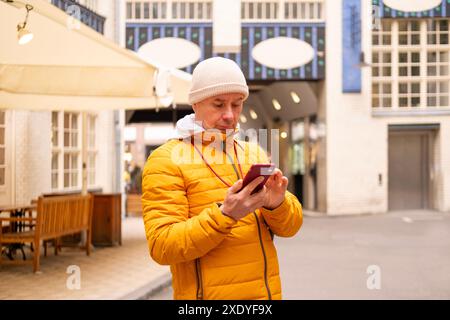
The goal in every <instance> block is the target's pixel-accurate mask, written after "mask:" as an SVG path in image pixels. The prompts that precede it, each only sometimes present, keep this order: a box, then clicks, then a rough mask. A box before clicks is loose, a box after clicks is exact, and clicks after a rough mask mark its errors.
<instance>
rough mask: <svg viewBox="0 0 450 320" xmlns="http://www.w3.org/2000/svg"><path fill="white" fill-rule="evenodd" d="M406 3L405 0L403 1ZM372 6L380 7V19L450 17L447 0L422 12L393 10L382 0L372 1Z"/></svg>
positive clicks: (449, 7)
mask: <svg viewBox="0 0 450 320" xmlns="http://www.w3.org/2000/svg"><path fill="white" fill-rule="evenodd" d="M405 1H406V0H405ZM372 4H373V5H377V6H379V7H380V11H381V12H380V13H381V16H380V18H411V17H413V18H422V17H424V18H425V17H436V18H445V17H450V2H449V1H448V0H442V1H441V4H440V5H438V6H437V7H435V8H433V9H431V10H426V11H422V12H404V11H399V10H394V9H392V8H390V7H388V6H386V5H385V4H384V1H383V0H373V1H372Z"/></svg>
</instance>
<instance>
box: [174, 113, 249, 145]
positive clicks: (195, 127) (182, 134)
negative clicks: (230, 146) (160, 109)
mask: <svg viewBox="0 0 450 320" xmlns="http://www.w3.org/2000/svg"><path fill="white" fill-rule="evenodd" d="M239 129H240V126H239V123H238V124H237V125H236V129H235V130H234V133H233V132H232V133H231V134H233V135H234V138H237V137H236V135H238V134H239ZM203 131H206V129H205V128H203V126H202V122H201V121H198V120H197V121H196V120H195V113H191V114H188V115H187V116H185V117H183V118H181V119H180V120H178V121H177V125H176V128H175V133H174V135H173V136H172V137H171V138H170V139H169V140H172V139H180V138H182V139H185V138H189V137H190V136H192V135H195V134H198V133H201V132H203Z"/></svg>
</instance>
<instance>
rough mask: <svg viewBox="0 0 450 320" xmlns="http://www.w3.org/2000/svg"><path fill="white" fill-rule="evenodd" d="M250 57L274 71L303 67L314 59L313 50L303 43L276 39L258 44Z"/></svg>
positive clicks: (292, 39) (296, 40)
mask: <svg viewBox="0 0 450 320" xmlns="http://www.w3.org/2000/svg"><path fill="white" fill-rule="evenodd" d="M252 57H253V59H255V60H256V61H257V62H259V63H260V64H263V65H265V66H267V67H270V68H274V69H291V68H296V67H300V66H303V65H305V64H307V63H308V62H310V61H311V60H312V59H313V58H314V49H313V47H311V46H310V45H309V44H308V43H306V42H305V41H302V40H299V39H294V38H287V37H278V38H271V39H267V40H265V41H263V42H260V43H258V44H257V45H256V46H255V47H254V48H253V50H252Z"/></svg>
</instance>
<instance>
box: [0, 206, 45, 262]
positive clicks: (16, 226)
mask: <svg viewBox="0 0 450 320" xmlns="http://www.w3.org/2000/svg"><path fill="white" fill-rule="evenodd" d="M36 209H37V205H36V203H32V204H23V205H15V206H4V207H0V215H1V214H4V213H6V214H8V215H9V218H24V217H25V216H26V214H27V213H28V215H29V218H32V214H33V211H34V210H36ZM0 227H1V228H2V231H3V228H4V227H3V223H1V225H0ZM27 227H28V228H29V229H32V228H33V227H34V225H33V224H31V223H27V222H24V221H12V222H10V224H9V226H7V227H6V228H8V231H9V232H23V231H25V230H26V228H27ZM23 246H24V244H23V243H19V244H15V243H14V244H9V245H7V246H6V248H7V249H8V250H7V253H6V255H7V256H8V258H9V259H10V260H14V258H13V252H14V251H16V250H20V251H21V252H22V256H23V260H26V256H25V251H24V250H23ZM0 249H1V248H0ZM31 250H32V251H33V248H31ZM1 253H2V252H0V254H1Z"/></svg>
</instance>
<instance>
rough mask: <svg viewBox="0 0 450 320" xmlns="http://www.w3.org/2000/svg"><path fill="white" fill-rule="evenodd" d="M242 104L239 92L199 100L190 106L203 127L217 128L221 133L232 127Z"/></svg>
mask: <svg viewBox="0 0 450 320" xmlns="http://www.w3.org/2000/svg"><path fill="white" fill-rule="evenodd" d="M243 104H244V95H243V94H241V93H226V94H221V95H218V96H214V97H211V98H208V99H205V100H203V101H200V102H198V103H196V104H194V105H193V106H192V108H193V109H194V112H195V120H196V121H202V123H203V128H205V129H213V128H214V129H218V130H220V131H221V132H223V133H226V130H227V129H228V130H230V129H234V128H236V126H237V123H238V121H239V116H240V114H241V112H242V106H243Z"/></svg>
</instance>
